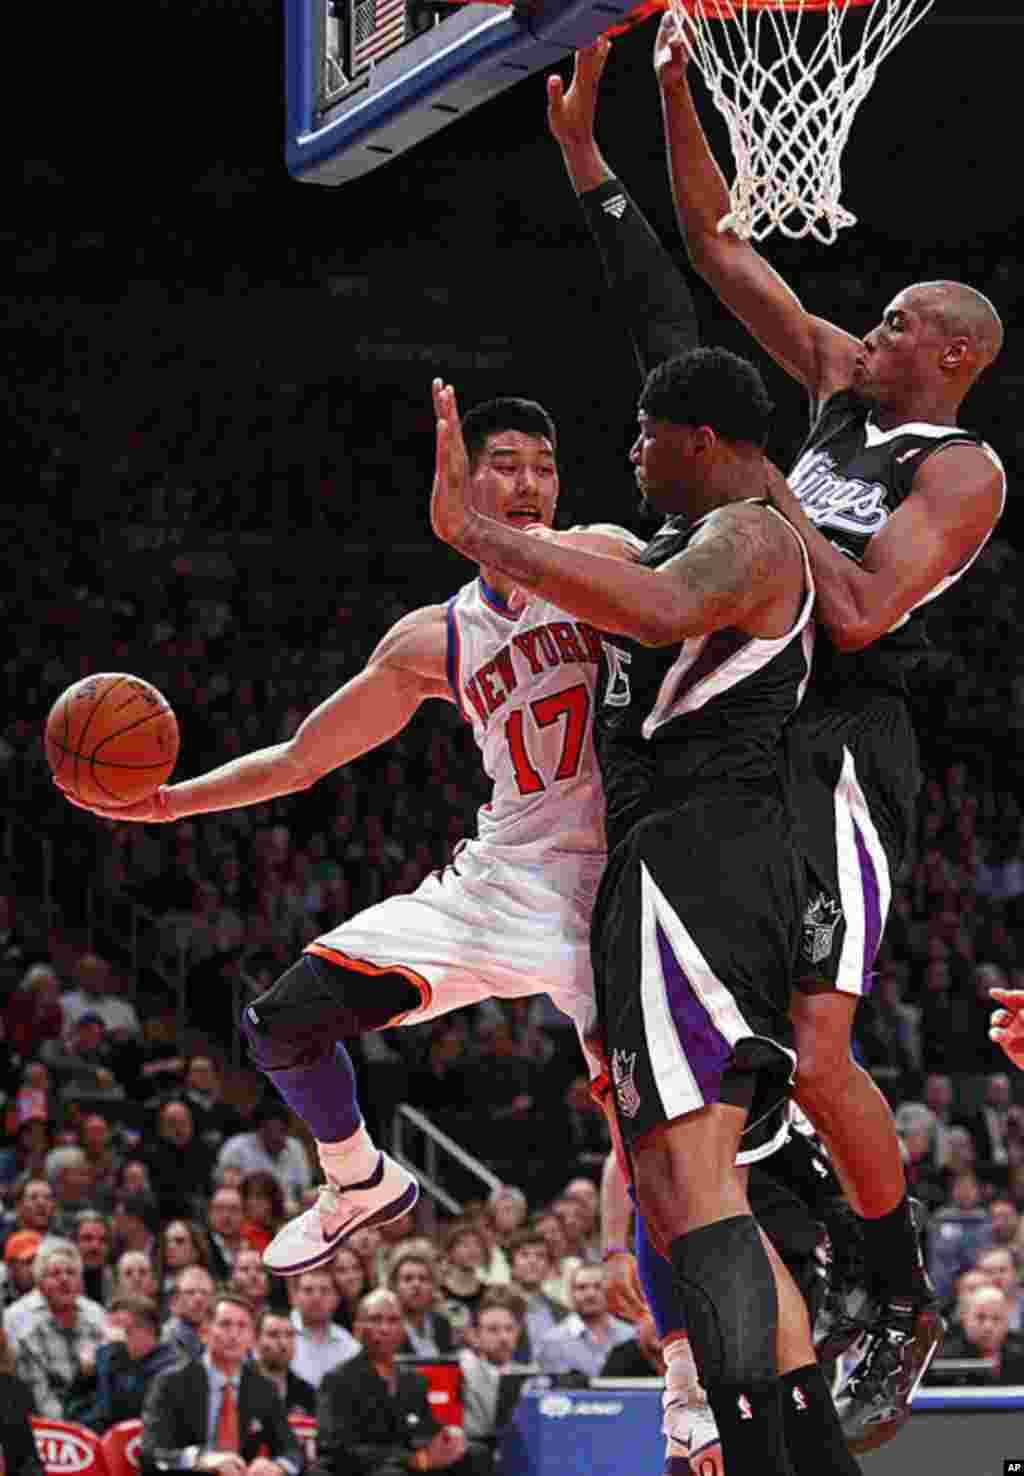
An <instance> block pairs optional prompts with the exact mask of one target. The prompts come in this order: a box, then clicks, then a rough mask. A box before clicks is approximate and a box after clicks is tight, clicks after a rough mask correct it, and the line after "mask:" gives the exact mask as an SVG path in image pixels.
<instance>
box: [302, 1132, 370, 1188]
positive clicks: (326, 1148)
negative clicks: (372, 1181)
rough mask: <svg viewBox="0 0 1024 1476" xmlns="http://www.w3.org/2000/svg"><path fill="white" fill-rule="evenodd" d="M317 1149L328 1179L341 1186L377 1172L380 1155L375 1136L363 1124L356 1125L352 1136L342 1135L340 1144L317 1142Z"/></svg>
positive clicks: (356, 1182) (359, 1182)
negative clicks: (345, 1136)
mask: <svg viewBox="0 0 1024 1476" xmlns="http://www.w3.org/2000/svg"><path fill="white" fill-rule="evenodd" d="M316 1152H317V1157H318V1158H319V1160H320V1166H321V1168H322V1169H323V1171H324V1174H325V1175H326V1177H327V1178H328V1180H329V1181H330V1182H332V1183H334V1184H339V1185H341V1187H342V1188H344V1186H345V1185H346V1184H361V1183H362V1182H363V1180H364V1179H368V1178H369V1177H370V1175H371V1174H372V1173H374V1172H375V1170H376V1168H377V1160H378V1158H379V1157H380V1154H379V1151H378V1149H377V1148H376V1146H375V1145H374V1141H373V1139H372V1138H371V1137H370V1134H369V1133H368V1132H367V1131H366V1128H365V1127H364V1126H362V1125H360V1126H359V1127H358V1128H356V1130H355V1132H354V1133H353V1134H352V1136H351V1138H343V1139H342V1141H341V1142H340V1143H321V1142H319V1141H318V1142H317V1145H316Z"/></svg>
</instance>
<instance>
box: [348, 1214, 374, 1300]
mask: <svg viewBox="0 0 1024 1476" xmlns="http://www.w3.org/2000/svg"><path fill="white" fill-rule="evenodd" d="M382 1244H383V1242H382V1240H381V1234H380V1230H379V1229H378V1227H377V1226H376V1225H367V1226H364V1227H362V1228H361V1229H359V1230H357V1231H356V1233H355V1234H354V1235H350V1236H349V1237H348V1239H347V1240H346V1242H345V1245H346V1246H347V1248H348V1249H349V1250H350V1251H354V1252H355V1254H356V1255H357V1256H358V1257H359V1259H360V1261H361V1262H362V1267H363V1271H364V1273H365V1275H366V1284H367V1286H368V1287H369V1288H370V1289H371V1290H372V1289H373V1288H374V1287H376V1285H377V1282H378V1281H379V1279H380V1278H379V1276H378V1272H377V1256H378V1253H379V1251H380V1248H381V1245H382Z"/></svg>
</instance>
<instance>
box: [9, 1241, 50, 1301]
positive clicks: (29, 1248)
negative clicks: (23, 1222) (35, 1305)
mask: <svg viewBox="0 0 1024 1476" xmlns="http://www.w3.org/2000/svg"><path fill="white" fill-rule="evenodd" d="M42 1241H43V1237H42V1236H41V1235H40V1234H39V1232H38V1231H37V1230H15V1232H14V1234H13V1235H9V1236H8V1237H7V1244H6V1245H5V1246H4V1264H3V1267H2V1268H0V1308H2V1309H3V1310H4V1311H6V1310H7V1308H8V1307H10V1306H11V1305H12V1304H13V1303H14V1302H16V1301H17V1300H18V1298H19V1297H23V1296H25V1294H26V1292H30V1291H31V1290H32V1288H33V1287H34V1286H35V1284H36V1283H35V1272H34V1269H33V1267H34V1262H35V1258H36V1252H37V1251H38V1249H39V1247H40V1245H41V1244H42Z"/></svg>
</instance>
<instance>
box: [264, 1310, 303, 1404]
mask: <svg viewBox="0 0 1024 1476" xmlns="http://www.w3.org/2000/svg"><path fill="white" fill-rule="evenodd" d="M256 1326H257V1329H258V1331H257V1333H256V1347H255V1349H254V1350H253V1352H254V1357H255V1361H256V1367H257V1368H258V1369H259V1371H260V1373H261V1374H262V1375H263V1377H264V1378H265V1379H267V1380H268V1381H269V1382H270V1383H271V1384H273V1386H274V1388H275V1389H276V1390H277V1392H278V1394H279V1395H280V1397H281V1401H282V1403H283V1404H284V1407H285V1409H286V1411H287V1412H288V1414H290V1415H292V1414H304V1415H311V1416H312V1417H313V1418H315V1417H316V1390H315V1389H314V1388H313V1385H312V1384H307V1383H306V1380H305V1379H300V1378H299V1376H298V1374H297V1373H295V1372H294V1370H293V1369H292V1367H291V1363H292V1360H293V1359H294V1357H295V1329H294V1327H292V1324H291V1322H290V1320H289V1318H288V1315H287V1313H284V1312H262V1313H260V1315H259V1317H258V1318H257V1320H256Z"/></svg>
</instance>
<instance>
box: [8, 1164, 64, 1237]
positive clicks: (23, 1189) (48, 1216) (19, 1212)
mask: <svg viewBox="0 0 1024 1476" xmlns="http://www.w3.org/2000/svg"><path fill="white" fill-rule="evenodd" d="M56 1213H57V1201H56V1199H54V1197H53V1190H52V1189H51V1188H50V1184H49V1181H48V1180H47V1179H45V1178H33V1177H32V1176H31V1175H26V1177H25V1178H24V1179H22V1180H21V1182H20V1183H19V1184H18V1185H17V1187H16V1189H15V1191H14V1214H13V1215H12V1216H8V1217H7V1218H5V1220H4V1224H3V1234H4V1238H5V1240H6V1237H7V1236H8V1235H12V1234H13V1233H14V1231H15V1230H37V1231H38V1232H39V1234H40V1235H46V1234H48V1233H49V1230H50V1226H51V1225H52V1224H53V1217H54V1215H55V1214H56Z"/></svg>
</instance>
